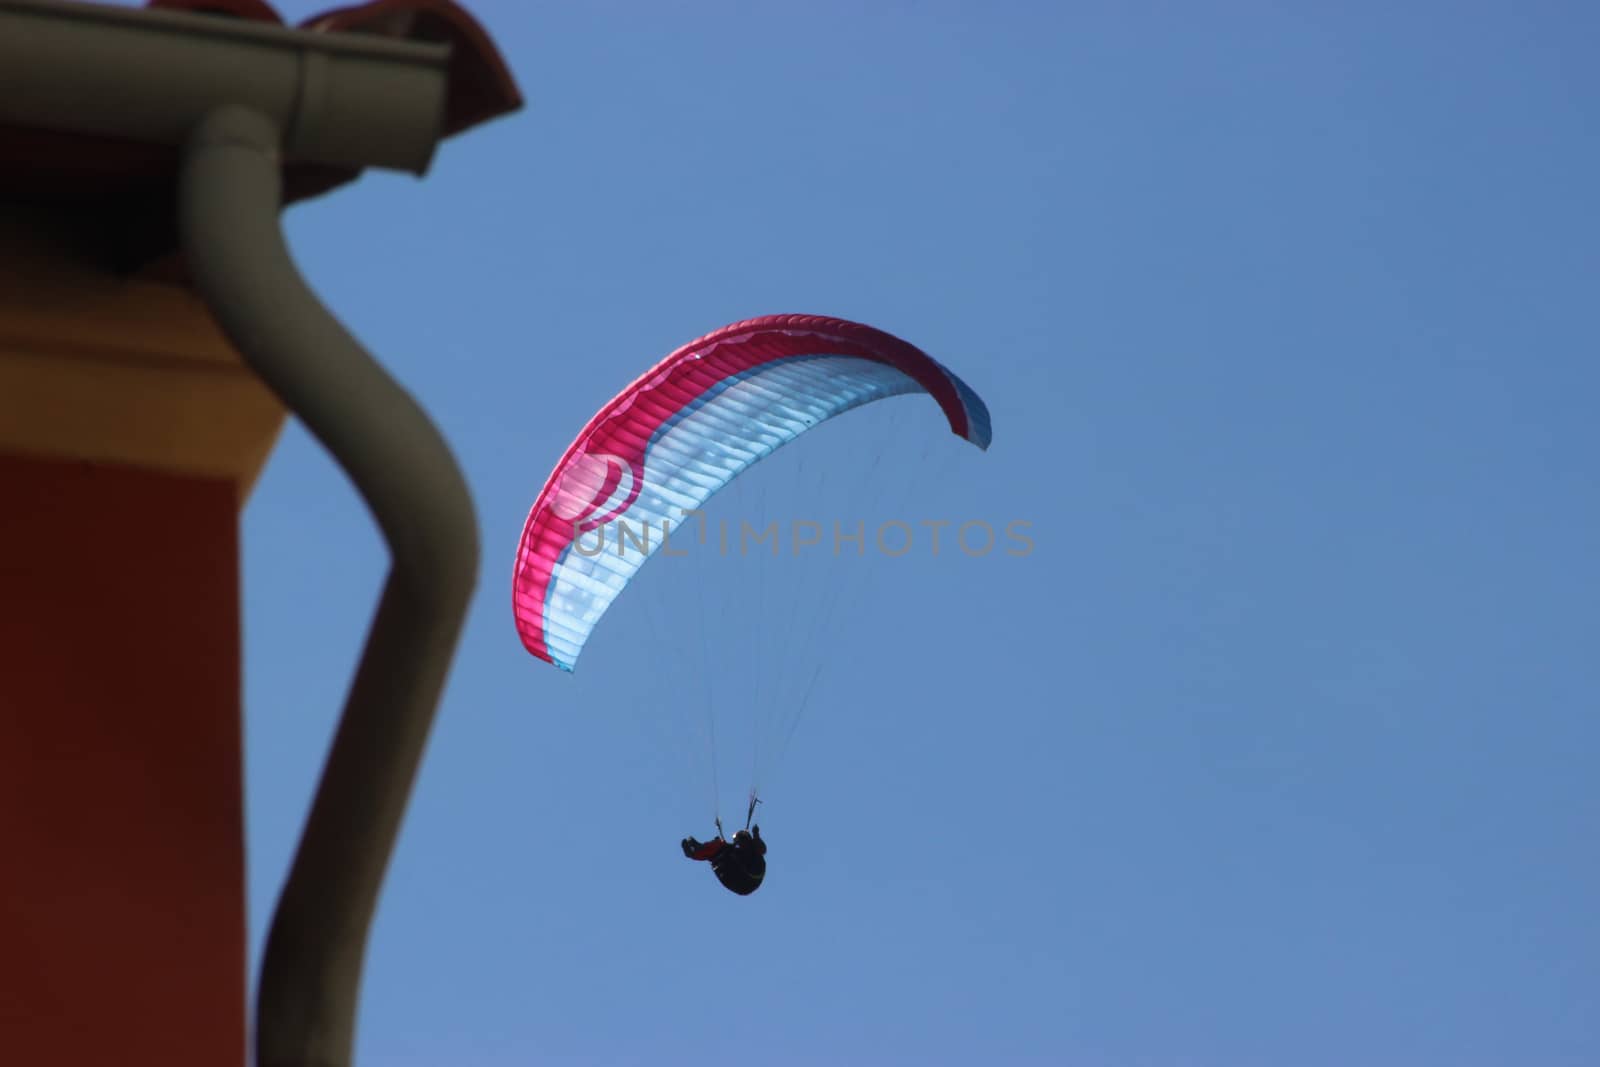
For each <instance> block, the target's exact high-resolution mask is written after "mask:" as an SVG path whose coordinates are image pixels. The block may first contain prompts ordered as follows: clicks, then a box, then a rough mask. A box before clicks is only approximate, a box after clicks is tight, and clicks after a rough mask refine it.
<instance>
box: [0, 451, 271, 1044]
mask: <svg viewBox="0 0 1600 1067" xmlns="http://www.w3.org/2000/svg"><path fill="white" fill-rule="evenodd" d="M237 515H238V493H237V490H236V488H235V485H234V483H233V482H232V481H231V480H221V479H218V480H208V479H198V478H180V477H173V476H168V475H161V474H153V473H145V472H142V471H137V470H134V469H132V468H117V467H111V466H96V465H93V464H89V463H78V462H63V461H55V460H41V459H30V458H24V457H21V456H14V455H12V456H8V455H3V454H0V1063H6V1064H11V1063H16V1064H96V1065H99V1064H108V1065H109V1064H130V1065H132V1064H146V1063H150V1064H156V1063H159V1064H163V1065H166V1067H189V1065H191V1064H192V1065H199V1064H205V1065H207V1067H214V1065H227V1064H242V1063H244V1061H245V997H246V978H245V968H246V944H245V940H246V929H245V896H244V840H243V827H244V822H243V809H242V803H243V802H242V776H241V763H242V760H241V744H240V674H239V656H240V649H239V641H240V634H239V562H238V533H237V521H238V520H237Z"/></svg>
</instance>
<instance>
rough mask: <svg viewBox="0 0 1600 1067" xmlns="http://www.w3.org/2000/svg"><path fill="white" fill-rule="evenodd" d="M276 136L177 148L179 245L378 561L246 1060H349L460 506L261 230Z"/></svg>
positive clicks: (422, 711)
mask: <svg viewBox="0 0 1600 1067" xmlns="http://www.w3.org/2000/svg"><path fill="white" fill-rule="evenodd" d="M281 137H282V131H280V130H279V129H278V128H277V127H276V125H275V124H274V123H273V122H272V120H270V119H268V118H267V117H266V116H264V115H262V114H260V113H259V112H255V111H252V110H249V109H245V108H240V107H233V106H227V107H222V108H219V109H217V110H215V111H213V112H211V113H210V114H208V115H207V116H206V117H205V118H204V119H203V120H202V121H201V122H200V123H198V124H197V125H196V127H195V129H194V130H193V132H192V134H191V135H190V137H189V138H188V141H187V142H186V144H185V145H184V149H183V158H182V165H181V175H180V186H179V216H180V228H181V232H182V239H183V248H184V252H185V255H186V257H187V259H188V263H189V266H190V269H191V273H192V275H193V277H194V282H195V286H196V288H197V289H198V290H199V292H200V294H201V296H202V297H203V298H204V300H205V301H206V303H207V304H208V305H209V306H210V308H211V311H212V313H213V314H214V315H215V317H216V319H217V321H218V323H219V324H220V326H221V327H222V329H223V331H224V332H225V333H226V334H227V335H228V337H229V338H230V339H231V340H232V342H233V344H234V345H235V346H236V347H237V348H238V350H239V352H240V353H241V355H242V356H243V357H244V359H245V361H246V363H248V364H249V365H250V367H251V368H252V369H253V370H254V371H255V372H256V373H257V374H258V375H260V377H261V378H262V379H263V380H264V381H265V382H266V383H267V385H268V386H269V387H270V388H271V389H273V390H274V391H275V392H276V393H277V394H278V396H279V397H280V398H281V399H282V400H283V401H284V403H285V404H286V405H287V407H288V408H289V410H291V411H292V412H293V413H294V414H295V415H297V416H298V417H299V418H300V419H301V420H302V421H303V422H304V423H305V425H306V427H307V428H308V429H309V430H310V431H311V433H312V434H314V435H315V436H316V437H317V439H318V440H320V441H321V442H322V444H323V445H324V446H326V447H327V449H328V451H329V452H330V453H332V455H333V457H334V458H335V459H336V460H337V461H338V463H339V464H340V465H341V466H342V467H343V468H344V470H345V471H346V472H347V473H348V474H349V476H350V478H351V479H352V481H353V482H354V483H355V486H356V488H357V489H358V490H359V491H360V493H361V495H362V497H363V498H364V499H365V500H366V502H367V505H368V507H369V508H370V509H371V511H372V514H373V516H374V518H375V519H376V521H377V523H378V525H379V527H380V528H381V529H382V531H383V534H384V537H385V538H386V539H387V540H388V543H389V546H390V550H391V553H392V566H391V569H390V572H389V576H388V579H387V581H386V583H385V586H384V591H383V595H382V597H381V599H380V601H379V605H378V610H377V613H376V615H375V616H374V618H373V622H372V626H371V629H370V631H369V633H368V636H367V644H366V648H365V650H364V652H363V654H362V659H361V663H360V666H359V667H358V668H357V671H356V675H355V679H354V682H353V684H352V686H351V689H350V692H349V695H348V697H347V700H346V703H345V708H344V712H343V715H342V717H341V719H340V722H339V727H338V731H337V733H336V735H335V738H334V742H333V746H332V748H331V750H330V752H329V755H328V760H327V763H326V765H325V767H324V769H323V774H322V780H321V782H320V784H319V786H318V789H317V794H316V798H315V801H314V802H313V805H312V809H311V814H310V816H309V817H308V819H307V820H306V825H305V828H304V831H303V834H302V837H301V841H300V845H299V848H298V850H297V852H296V855H295V859H294V863H293V865H292V868H291V870H290V874H289V877H288V879H287V881H286V882H285V885H284V889H283V893H282V896H281V897H280V899H279V902H278V907H277V910H276V913H275V914H274V917H273V922H272V928H271V932H270V934H269V935H268V940H267V947H266V952H265V956H264V959H263V962H262V968H261V977H260V983H259V988H258V993H257V1012H256V1035H255V1041H256V1062H257V1064H258V1065H259V1067H344V1065H347V1064H348V1063H349V1062H350V1058H351V1049H352V1047H353V1039H354V1026H355V1014H356V1007H357V1000H358V993H359V986H360V978H361V968H362V961H363V957H364V954H365V948H366V938H367V932H368V929H369V927H370V924H371V920H372V915H373V911H374V909H375V907H376V904H377V898H378V894H379V891H380V889H381V886H382V882H383V876H384V872H385V869H386V867H387V865H388V860H389V856H390V854H391V852H392V850H393V847H394V842H395V839H396V836H397V835H398V832H399V827H400V823H401V821H402V819H403V817H404V812H405V805H406V801H407V799H408V797H409V795H410V790H411V784H412V781H413V780H414V778H415V775H416V771H417V768H418V765H419V764H420V761H421V757H422V752H423V749H424V747H425V745H426V742H427V737H428V733H429V730H430V728H431V725H432V721H433V716H434V711H435V709H436V707H437V704H438V701H439V697H440V695H441V693H442V691H443V688H444V682H445V678H446V676H447V674H448V671H449V666H450V661H451V659H452V658H453V656H454V654H455V648H456V645H457V643H458V641H459V639H460V635H461V630H462V627H463V625H464V622H465V617H466V611H467V607H468V605H469V603H470V601H471V598H472V592H473V588H474V586H475V584H476V581H477V571H478V528H477V520H476V517H475V514H474V510H473V505H472V499H471V495H470V493H469V491H468V488H467V485H466V481H465V479H464V478H463V476H462V474H461V470H460V468H459V466H458V465H457V464H456V462H455V459H454V458H453V456H452V455H451V453H450V450H449V448H448V447H447V445H446V444H445V441H444V439H443V438H442V437H441V436H440V434H439V432H438V430H437V429H436V428H435V426H434V425H433V423H432V421H431V420H429V418H428V416H427V415H426V414H425V413H424V412H423V410H422V408H421V407H420V406H419V405H418V404H417V403H416V401H415V400H413V399H412V397H411V396H410V395H409V394H408V393H406V391H405V390H404V389H402V388H401V387H400V385H399V384H398V383H396V382H395V381H394V379H392V378H391V377H390V376H389V375H388V374H387V373H385V372H384V370H383V369H382V367H381V366H379V364H378V363H377V362H376V361H375V360H374V359H373V358H372V357H371V356H370V355H368V354H367V352H366V351H365V350H364V349H363V348H362V347H361V345H360V343H359V342H357V341H356V339H355V338H354V337H352V336H351V335H350V333H349V332H348V331H347V330H345V328H344V327H343V326H342V325H341V324H340V323H339V322H338V320H337V319H335V318H334V316H333V315H332V314H330V313H329V312H328V310H327V309H326V308H325V307H323V305H322V304H321V302H320V301H318V299H317V297H316V295H315V294H314V293H313V292H312V291H311V288H310V287H309V286H308V285H307V284H306V282H305V281H304V279H303V278H302V277H301V276H300V274H299V272H298V270H297V269H296V268H295V266H294V262H293V259H292V257H291V255H290V252H289V248H288V245H287V243H286V242H285V240H284V237H283V233H282V231H281V229H280V227H279V224H278V214H279V210H280V205H281V175H280V160H279V154H280V149H279V146H280V143H281Z"/></svg>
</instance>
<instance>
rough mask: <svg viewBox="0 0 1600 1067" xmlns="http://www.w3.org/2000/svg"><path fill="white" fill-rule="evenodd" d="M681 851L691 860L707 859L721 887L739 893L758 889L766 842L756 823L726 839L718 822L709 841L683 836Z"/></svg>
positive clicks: (762, 876)
mask: <svg viewBox="0 0 1600 1067" xmlns="http://www.w3.org/2000/svg"><path fill="white" fill-rule="evenodd" d="M752 806H754V805H752ZM683 854H684V855H685V856H687V857H689V858H690V859H692V860H708V861H710V863H711V873H713V874H715V875H716V876H717V881H719V882H721V883H722V885H723V888H725V889H727V890H728V891H729V892H732V893H738V894H739V895H740V896H742V897H743V896H749V895H750V894H751V893H754V892H755V891H756V890H757V889H760V888H761V880H762V879H763V878H765V877H766V876H767V858H766V857H767V843H766V842H765V841H763V840H761V827H760V826H752V827H751V828H750V829H748V830H739V831H737V832H736V833H735V834H734V835H733V840H732V841H729V840H727V839H726V838H724V837H723V836H722V825H721V823H720V822H719V823H718V824H717V836H716V838H715V839H713V840H711V841H706V842H704V843H701V842H699V841H696V840H695V839H694V838H692V837H686V838H684V839H683Z"/></svg>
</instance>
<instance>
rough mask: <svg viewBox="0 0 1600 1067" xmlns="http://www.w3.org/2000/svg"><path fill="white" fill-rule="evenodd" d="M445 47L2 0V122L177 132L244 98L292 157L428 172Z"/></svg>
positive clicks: (146, 134) (144, 136)
mask: <svg viewBox="0 0 1600 1067" xmlns="http://www.w3.org/2000/svg"><path fill="white" fill-rule="evenodd" d="M449 59H450V49H449V46H448V45H434V44H423V43H417V42H410V41H394V40H389V39H386V38H382V37H370V36H366V35H364V34H353V33H318V32H312V31H308V30H294V29H289V28H287V27H283V26H271V25H266V24H263V23H258V22H249V21H246V20H243V19H229V18H219V17H217V16H214V15H195V14H190V13H187V12H178V11H162V10H159V9H156V10H146V9H139V8H133V9H129V8H118V7H108V6H104V5H99V4H80V3H66V2H61V0H0V123H5V124H11V125H17V126H36V127H43V128H45V129H52V130H64V131H69V132H73V133H83V134H90V135H94V136H100V137H118V138H125V139H128V140H133V141H143V142H146V143H149V144H161V145H171V146H173V147H174V148H175V147H177V146H178V145H181V144H182V143H183V140H184V138H185V137H187V136H188V134H189V131H190V130H191V129H193V128H194V126H195V124H196V123H198V122H199V121H200V120H201V119H202V118H204V117H205V116H206V115H207V114H209V113H210V112H211V111H213V110H215V109H216V108H218V107H223V106H228V105H233V106H240V107H248V108H250V109H251V110H253V111H256V112H258V113H260V114H262V115H265V116H266V117H267V118H268V119H270V120H271V121H272V123H273V125H274V126H275V127H276V128H277V129H278V130H280V131H282V145H281V148H282V151H283V155H284V158H285V160H287V161H289V162H310V163H322V164H327V165H330V166H343V167H355V168H363V167H385V168H389V169H394V170H405V171H411V172H413V173H417V174H421V173H424V172H425V171H426V170H427V168H428V163H429V161H430V160H431V159H432V157H433V151H434V147H435V146H436V145H437V144H438V141H439V134H440V130H441V129H442V128H443V122H444V109H445V88H446V77H447V70H446V68H447V65H448V63H449Z"/></svg>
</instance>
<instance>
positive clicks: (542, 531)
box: [512, 315, 991, 671]
mask: <svg viewBox="0 0 1600 1067" xmlns="http://www.w3.org/2000/svg"><path fill="white" fill-rule="evenodd" d="M916 392H922V393H926V394H927V395H929V396H931V397H932V398H933V399H934V400H935V401H936V402H937V403H938V405H939V408H940V409H941V410H942V412H943V413H944V416H945V418H946V420H947V421H948V423H949V426H950V429H951V431H952V432H953V433H955V434H956V435H958V436H960V437H963V438H965V439H966V440H968V441H970V442H972V443H973V444H974V445H976V446H978V447H979V448H987V447H988V446H989V443H990V438H991V430H990V422H989V412H988V409H987V408H986V407H985V406H984V403H983V401H982V400H981V399H980V398H979V397H978V395H977V393H975V392H973V390H972V389H971V388H969V387H968V386H967V384H966V383H965V382H963V381H962V380H961V379H960V378H958V377H956V375H955V374H953V373H951V372H950V371H949V370H948V369H946V368H945V367H944V366H942V365H941V364H940V363H938V362H937V361H936V360H934V359H933V358H932V357H931V356H929V355H927V353H925V352H923V351H922V350H921V349H919V348H917V347H915V346H914V345H911V344H909V343H908V342H906V341H903V340H901V339H900V338H898V337H895V336H893V335H891V334H888V333H884V332H883V331H882V330H877V329H874V328H873V327H871V326H865V325H862V324H861V323H856V322H849V321H846V320H844V319H835V318H826V317H821V316H814V315H768V316H763V317H761V318H755V319H748V320H745V321H743V322H737V323H733V324H731V325H729V326H724V327H723V328H722V329H720V330H717V331H715V332H714V333H711V334H707V335H706V336H705V337H702V338H700V339H699V340H697V341H693V342H691V343H690V344H687V345H685V346H683V347H682V348H680V349H678V350H677V351H676V352H674V353H672V354H671V355H670V356H668V357H667V358H666V359H664V360H662V361H661V362H660V363H658V364H656V365H655V366H654V367H652V368H650V370H648V371H647V372H645V373H644V374H643V375H641V376H640V377H639V378H638V379H637V380H636V381H634V382H633V383H632V384H631V385H629V386H628V387H627V388H626V389H624V390H622V392H620V393H618V394H617V395H616V396H615V397H614V398H612V400H611V401H610V402H608V403H607V404H606V405H605V406H604V407H603V408H601V409H600V411H599V412H597V413H596V414H595V416H594V417H593V418H592V419H590V420H589V423H588V425H586V426H585V427H584V428H583V431H582V432H581V433H579V434H578V436H577V438H576V439H575V440H574V441H573V442H572V444H571V446H570V447H569V448H568V449H567V451H566V454H565V455H563V456H562V458H561V461H560V462H559V463H558V464H556V467H555V469H554V471H552V472H551V474H550V477H549V479H548V481H546V483H545V486H544V489H543V490H542V491H541V492H540V494H539V496H538V498H537V500H535V502H534V505H533V508H532V510H531V511H530V512H529V515H528V519H527V523H526V524H525V526H524V527H523V532H522V539H521V542H520V544H519V545H518V548H517V557H516V566H515V572H514V575H513V580H512V602H513V610H514V613H515V617H516V624H517V632H518V634H519V635H520V636H521V638H522V642H523V645H524V646H525V647H526V648H527V649H528V651H529V652H531V653H533V655H535V656H537V657H539V658H540V659H543V660H546V661H547V662H550V663H553V664H555V665H556V666H558V667H560V668H562V669H563V670H567V671H570V670H572V669H573V668H574V666H575V665H576V663H577V660H578V656H579V654H580V653H581V652H582V650H583V647H584V644H585V642H586V641H587V640H588V638H589V635H590V633H591V632H592V631H593V629H594V627H595V625H596V623H598V622H599V620H600V618H601V616H602V615H604V614H605V612H606V610H607V609H608V608H609V607H610V605H611V603H612V601H613V600H614V599H615V598H616V597H617V595H618V594H619V593H621V591H622V590H623V588H625V587H626V586H627V584H628V582H629V581H630V580H631V579H632V577H633V576H634V574H635V573H636V572H637V571H638V569H639V567H641V566H642V565H643V564H644V562H645V560H646V559H648V558H649V557H650V556H651V555H653V554H654V553H655V552H656V551H657V550H658V549H659V548H660V547H661V545H662V544H663V543H664V541H665V538H666V536H667V535H668V534H670V531H671V530H672V529H673V528H674V527H676V526H677V525H678V524H679V523H681V522H682V521H683V520H684V519H685V517H686V516H688V515H691V514H693V513H694V512H696V510H697V509H698V508H700V506H701V505H702V504H704V503H705V502H706V501H707V500H708V499H709V498H710V497H711V496H712V495H713V494H714V493H716V492H717V491H718V490H719V489H721V488H722V487H723V486H725V485H727V484H728V483H729V482H730V481H732V480H733V479H734V478H736V477H737V476H738V475H739V474H740V473H741V472H743V471H744V470H746V469H747V468H749V467H750V466H751V465H752V464H754V463H756V462H757V461H759V460H760V459H762V458H763V457H765V456H767V455H769V454H770V453H771V452H772V451H773V450H775V449H777V448H779V447H781V446H782V445H784V444H787V443H788V442H789V441H792V440H794V439H795V438H796V437H798V436H800V435H801V434H803V433H805V432H806V431H807V430H809V429H811V428H812V427H815V426H817V425H819V424H820V423H822V422H824V421H826V420H828V419H830V418H833V417H834V416H836V415H839V414H841V413H843V412H845V411H849V410H851V409H852V408H856V407H859V406H861V405H863V404H867V403H870V402H872V401H875V400H881V399H884V398H886V397H891V396H898V395H903V394H907V393H916ZM607 524H615V525H618V526H621V527H623V528H625V530H626V532H627V534H628V535H629V536H628V537H627V539H626V541H625V542H624V541H622V540H620V539H619V542H618V549H617V550H616V551H611V550H607V551H602V552H592V553H590V552H584V551H574V548H575V546H576V545H577V543H578V538H579V537H581V536H582V535H583V534H585V533H586V532H588V531H591V530H595V529H597V528H600V527H604V526H606V525H607ZM624 549H626V550H624Z"/></svg>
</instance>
